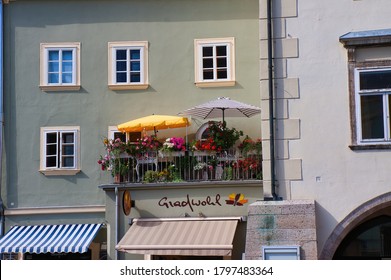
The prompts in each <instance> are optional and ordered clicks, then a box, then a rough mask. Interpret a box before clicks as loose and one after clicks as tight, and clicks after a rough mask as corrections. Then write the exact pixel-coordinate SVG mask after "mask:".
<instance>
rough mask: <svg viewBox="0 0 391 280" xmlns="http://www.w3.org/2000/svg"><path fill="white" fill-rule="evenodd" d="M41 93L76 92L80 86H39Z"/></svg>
mask: <svg viewBox="0 0 391 280" xmlns="http://www.w3.org/2000/svg"><path fill="white" fill-rule="evenodd" d="M39 88H40V89H41V90H42V91H78V90H80V85H73V86H39Z"/></svg>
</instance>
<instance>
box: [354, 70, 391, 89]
mask: <svg viewBox="0 0 391 280" xmlns="http://www.w3.org/2000/svg"><path fill="white" fill-rule="evenodd" d="M386 88H391V70H383V71H371V72H360V89H361V90H371V89H386Z"/></svg>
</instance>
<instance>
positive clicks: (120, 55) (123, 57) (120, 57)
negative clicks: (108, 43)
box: [116, 50, 126, 60]
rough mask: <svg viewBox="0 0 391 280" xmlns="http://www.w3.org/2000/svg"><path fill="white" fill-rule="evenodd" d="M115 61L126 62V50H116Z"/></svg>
mask: <svg viewBox="0 0 391 280" xmlns="http://www.w3.org/2000/svg"><path fill="white" fill-rule="evenodd" d="M116 53H117V60H126V50H117V52H116Z"/></svg>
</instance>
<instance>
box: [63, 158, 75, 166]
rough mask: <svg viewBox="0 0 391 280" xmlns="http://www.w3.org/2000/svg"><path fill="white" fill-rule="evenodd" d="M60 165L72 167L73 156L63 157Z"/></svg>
mask: <svg viewBox="0 0 391 280" xmlns="http://www.w3.org/2000/svg"><path fill="white" fill-rule="evenodd" d="M61 164H62V167H73V157H63V158H62V163H61Z"/></svg>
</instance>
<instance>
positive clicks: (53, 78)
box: [48, 73, 60, 84]
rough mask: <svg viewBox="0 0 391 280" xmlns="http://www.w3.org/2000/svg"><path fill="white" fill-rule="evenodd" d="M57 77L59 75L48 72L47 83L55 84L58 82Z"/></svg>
mask: <svg viewBox="0 0 391 280" xmlns="http://www.w3.org/2000/svg"><path fill="white" fill-rule="evenodd" d="M59 77H60V76H59V75H58V74H54V73H50V74H49V77H48V80H49V83H50V84H57V83H58V82H59Z"/></svg>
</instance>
